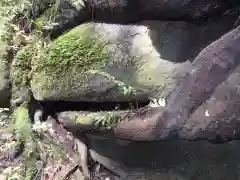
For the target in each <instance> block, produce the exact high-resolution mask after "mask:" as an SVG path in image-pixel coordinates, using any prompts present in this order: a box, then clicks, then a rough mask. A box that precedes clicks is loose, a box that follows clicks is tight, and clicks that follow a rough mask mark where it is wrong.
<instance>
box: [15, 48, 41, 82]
mask: <svg viewBox="0 0 240 180" xmlns="http://www.w3.org/2000/svg"><path fill="white" fill-rule="evenodd" d="M36 54H37V49H36V48H35V47H34V46H33V45H32V44H29V45H27V46H25V47H23V48H22V49H21V50H20V51H19V52H18V53H17V56H16V58H15V60H14V62H13V65H12V80H13V83H14V84H15V85H22V86H27V85H28V81H29V73H30V72H31V62H32V59H33V58H34V57H35V56H36Z"/></svg>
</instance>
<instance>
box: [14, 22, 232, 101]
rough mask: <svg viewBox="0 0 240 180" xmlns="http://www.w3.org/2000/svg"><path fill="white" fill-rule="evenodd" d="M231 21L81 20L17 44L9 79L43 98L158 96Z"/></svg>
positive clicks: (95, 98) (164, 95) (161, 96)
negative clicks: (55, 34) (53, 34)
mask: <svg viewBox="0 0 240 180" xmlns="http://www.w3.org/2000/svg"><path fill="white" fill-rule="evenodd" d="M232 24H233V22H232V21H229V20H228V19H224V20H221V21H219V22H218V21H216V22H210V23H206V24H200V25H193V24H188V23H184V22H161V21H146V22H142V23H141V24H138V25H117V24H105V23H85V24H82V25H80V26H78V27H76V28H74V29H72V30H71V31H69V32H67V33H65V34H64V35H62V36H60V37H59V38H57V39H55V40H54V41H52V42H51V43H50V44H47V45H44V44H43V43H36V44H32V45H29V46H26V47H24V48H22V49H21V51H20V52H19V53H18V55H17V56H16V58H15V60H14V62H13V71H12V74H13V79H14V82H16V83H20V82H21V85H24V86H25V85H26V84H27V85H29V86H30V87H31V90H32V91H33V95H34V97H35V98H36V99H37V100H43V101H46V100H47V101H55V100H66V101H92V102H94V101H98V102H101V101H119V102H121V101H130V100H147V99H149V98H164V97H167V96H168V94H169V93H170V92H171V90H172V88H173V87H174V86H175V85H176V82H177V81H178V80H179V79H181V78H182V77H184V76H185V75H186V73H187V72H188V70H189V68H191V65H190V64H191V62H190V61H191V60H192V59H194V58H195V56H196V55H197V54H198V53H199V52H200V51H201V50H202V48H204V47H205V46H206V45H208V44H210V43H211V42H212V41H213V40H215V39H217V38H218V37H219V36H221V35H222V34H223V33H225V32H227V31H228V30H229V29H230V28H231V27H232ZM216 29H217V30H218V31H216ZM196 33H198V34H199V36H198V37H195V34H196ZM206 34H209V36H208V35H207V36H206ZM193 37H195V40H193ZM196 38H197V40H196ZM189 47H191V49H189ZM14 67H15V68H14Z"/></svg>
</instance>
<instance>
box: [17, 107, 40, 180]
mask: <svg viewBox="0 0 240 180" xmlns="http://www.w3.org/2000/svg"><path fill="white" fill-rule="evenodd" d="M13 115H14V120H15V124H14V132H15V134H16V137H17V140H18V147H19V148H20V147H23V148H24V149H21V151H23V157H24V160H25V164H26V167H27V177H28V178H29V179H31V178H30V177H32V176H33V171H34V170H35V166H36V162H37V159H38V151H37V147H36V142H35V139H36V138H35V135H34V132H33V131H32V126H31V121H30V119H29V113H28V108H27V104H23V105H22V106H21V107H18V108H17V109H16V110H15V111H14V113H13Z"/></svg>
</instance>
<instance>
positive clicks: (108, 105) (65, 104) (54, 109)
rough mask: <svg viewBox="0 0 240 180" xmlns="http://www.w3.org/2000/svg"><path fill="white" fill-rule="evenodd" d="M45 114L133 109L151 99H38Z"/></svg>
mask: <svg viewBox="0 0 240 180" xmlns="http://www.w3.org/2000/svg"><path fill="white" fill-rule="evenodd" d="M35 103H37V104H38V105H40V107H41V109H42V110H43V112H44V114H46V115H53V116H54V115H55V114H56V113H59V112H64V111H88V112H89V111H90V112H99V111H114V110H131V109H138V108H141V107H144V106H146V105H148V104H149V101H146V102H140V101H129V102H72V101H38V102H35Z"/></svg>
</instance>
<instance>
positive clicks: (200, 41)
mask: <svg viewBox="0 0 240 180" xmlns="http://www.w3.org/2000/svg"><path fill="white" fill-rule="evenodd" d="M237 17H238V16H237V15H231V16H230V15H229V16H222V17H220V18H215V19H211V20H208V21H200V22H195V23H185V24H178V23H176V22H171V23H169V24H167V25H166V27H165V29H164V30H159V27H157V25H156V24H154V23H151V22H150V23H149V24H148V26H149V29H150V33H149V36H150V37H151V39H152V43H153V45H154V46H155V48H156V49H157V51H158V52H159V54H160V56H161V58H162V59H166V60H168V61H171V62H176V63H179V62H184V61H186V60H190V61H192V60H194V58H195V57H196V56H197V55H198V54H199V53H200V52H201V51H202V50H203V49H204V48H205V47H207V46H208V45H210V44H211V43H212V42H214V41H216V40H217V39H218V38H220V37H221V36H222V35H224V34H225V33H227V32H228V31H230V30H231V29H233V26H234V23H235V22H236V20H237Z"/></svg>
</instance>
